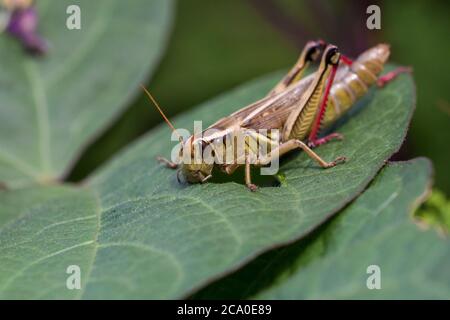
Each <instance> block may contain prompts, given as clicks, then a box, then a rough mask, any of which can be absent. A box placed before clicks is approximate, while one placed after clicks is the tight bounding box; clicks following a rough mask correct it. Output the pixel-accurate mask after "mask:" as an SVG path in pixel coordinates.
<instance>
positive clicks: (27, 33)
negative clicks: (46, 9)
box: [6, 7, 48, 54]
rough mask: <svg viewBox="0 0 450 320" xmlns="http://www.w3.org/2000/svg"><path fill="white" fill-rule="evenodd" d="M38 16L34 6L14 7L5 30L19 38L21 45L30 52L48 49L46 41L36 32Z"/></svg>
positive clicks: (39, 52) (41, 52)
mask: <svg viewBox="0 0 450 320" xmlns="http://www.w3.org/2000/svg"><path fill="white" fill-rule="evenodd" d="M37 23H38V16H37V12H36V9H35V8H34V7H29V8H25V9H16V10H14V11H13V12H12V14H11V18H10V20H9V23H8V26H7V28H6V30H7V31H8V32H9V34H11V35H12V36H14V37H16V38H17V39H19V40H20V42H21V43H22V45H23V46H24V47H25V49H26V50H28V51H29V52H31V53H34V54H45V53H46V52H47V50H48V45H47V42H46V41H45V40H44V39H43V38H41V37H40V36H39V35H38V34H37V32H36V29H37Z"/></svg>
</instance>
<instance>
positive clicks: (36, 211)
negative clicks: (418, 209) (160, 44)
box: [0, 74, 414, 298]
mask: <svg viewBox="0 0 450 320" xmlns="http://www.w3.org/2000/svg"><path fill="white" fill-rule="evenodd" d="M279 77H280V74H277V75H271V76H269V77H265V78H263V79H259V80H256V81H254V82H251V83H249V84H246V85H243V86H242V87H240V88H238V89H236V90H233V91H232V92H230V93H227V94H224V95H222V96H220V97H219V98H217V99H215V100H213V101H210V102H207V103H205V104H204V105H202V106H200V107H199V108H197V109H195V110H194V111H193V112H192V113H189V114H186V115H183V116H181V117H179V118H177V119H175V120H174V122H175V124H176V125H177V126H178V127H185V128H189V127H190V126H192V121H193V120H200V119H201V120H204V125H205V127H206V126H207V125H209V124H210V123H212V122H213V121H215V120H217V119H218V118H220V117H221V116H225V115H227V114H230V113H231V112H232V111H234V110H236V109H238V108H240V107H242V106H244V105H245V104H248V103H250V102H252V101H254V100H256V99H257V98H259V97H261V96H263V95H264V94H265V93H266V92H267V91H268V90H269V88H270V87H271V86H273V85H274V84H275V83H276V81H277V80H278V79H279ZM413 108H414V85H413V81H412V78H411V77H410V76H408V75H402V76H401V77H400V78H399V79H398V80H396V81H394V82H392V83H391V84H389V86H387V87H386V88H384V89H383V90H373V91H371V93H370V94H369V95H368V96H367V97H366V98H365V99H364V100H363V101H361V103H360V104H359V106H358V107H357V110H358V112H355V114H354V115H353V116H352V117H351V118H350V119H348V121H347V122H345V123H344V124H343V125H342V126H341V127H339V132H341V133H342V134H344V135H345V141H344V142H337V143H330V144H328V145H325V146H322V147H319V148H317V152H318V153H319V154H320V155H321V156H323V157H324V158H325V159H327V160H331V159H334V158H336V157H337V156H340V155H345V156H347V157H348V158H349V161H348V162H347V163H346V164H344V165H340V166H338V167H335V168H331V169H328V170H323V169H321V168H318V167H317V165H316V164H315V163H313V162H312V161H311V160H310V159H309V158H308V157H307V156H305V154H303V153H300V152H294V153H293V154H292V155H291V156H290V157H288V159H287V161H285V162H283V163H282V166H281V171H282V174H283V175H284V176H285V179H284V181H283V183H282V184H281V186H280V187H265V188H260V189H259V190H258V192H256V193H251V192H249V191H248V190H247V189H246V187H245V186H244V185H243V184H242V183H241V178H236V181H228V182H224V181H220V180H213V181H212V182H211V183H208V184H204V185H190V186H184V185H179V184H178V183H177V181H176V177H175V172H174V171H171V170H169V169H166V168H163V167H161V166H160V165H159V164H157V163H156V161H155V156H156V155H159V154H162V155H165V156H169V155H170V151H171V148H172V146H173V145H174V143H171V142H170V131H169V129H167V128H166V127H160V128H158V129H156V130H154V131H153V132H151V133H149V134H148V135H147V136H146V137H144V138H143V139H142V140H141V141H139V142H138V143H136V144H135V145H133V146H131V147H130V148H128V149H127V150H125V151H124V152H123V153H122V154H120V155H119V156H117V157H116V158H115V159H114V160H113V161H112V162H111V163H109V164H107V165H106V166H104V168H102V169H101V170H99V172H97V173H96V174H95V175H94V176H93V177H92V178H91V179H90V181H89V182H88V183H87V186H86V187H85V188H83V189H73V188H63V187H59V188H63V189H64V190H62V191H61V189H59V188H56V190H55V189H50V188H49V189H48V192H50V193H52V192H65V193H67V195H66V197H58V201H55V200H53V199H51V197H49V196H48V195H47V194H46V192H43V193H44V194H41V195H40V197H41V198H42V199H43V200H42V201H39V200H37V201H36V203H35V204H33V205H22V204H21V202H22V197H28V196H27V193H28V192H31V193H32V194H35V193H36V191H34V190H25V191H23V194H22V195H16V194H15V193H14V192H5V193H3V195H1V198H0V204H1V203H5V202H6V203H9V205H8V206H6V207H5V206H0V208H16V207H19V208H21V209H20V210H16V211H15V218H13V217H11V216H12V215H13V214H12V213H9V218H8V223H7V224H6V225H4V226H3V227H1V229H0V235H1V236H2V237H3V238H1V240H0V244H1V246H0V259H1V260H2V261H8V263H6V264H5V266H7V267H6V268H7V269H5V267H3V266H0V268H2V267H3V268H4V269H3V270H0V271H1V272H0V293H1V294H3V297H13V296H16V295H20V292H18V291H17V290H18V289H17V288H24V287H26V288H30V286H25V285H23V284H22V281H25V282H26V283H28V282H27V281H31V280H30V276H29V274H28V273H27V272H25V271H26V270H31V269H33V270H35V268H36V269H37V268H42V269H45V271H46V272H47V274H48V276H47V277H39V278H36V279H34V280H33V281H35V282H36V286H35V287H34V289H33V290H36V292H29V293H27V295H26V296H27V297H42V293H40V289H39V288H42V287H46V288H51V286H50V284H47V285H43V284H39V285H38V283H40V282H41V281H47V280H48V281H49V283H50V282H53V287H55V289H54V290H51V289H49V292H47V293H46V297H54V296H58V293H59V290H62V289H61V286H62V287H64V285H65V284H64V283H61V281H62V280H61V279H60V278H57V275H58V277H63V276H67V275H66V274H65V273H64V272H65V268H66V267H67V266H66V265H67V264H69V263H70V264H75V265H79V266H80V267H81V269H82V272H83V276H82V277H83V278H82V283H83V289H82V292H81V293H78V294H75V293H71V294H73V296H74V297H80V298H178V297H182V296H185V295H187V294H189V293H190V292H192V291H193V290H195V289H197V288H199V287H201V286H203V285H205V284H207V283H208V282H210V281H212V280H213V279H215V278H217V277H220V276H222V275H223V274H225V273H228V272H230V271H232V270H234V269H236V268H239V267H240V266H241V265H243V264H244V263H246V262H248V261H249V260H250V259H252V258H253V257H255V256H256V255H258V254H259V253H261V252H263V251H265V250H268V249H270V248H273V247H275V246H279V245H282V244H285V243H288V242H292V241H295V240H296V239H299V238H301V237H303V236H305V235H306V234H308V233H309V232H310V231H311V230H313V229H315V228H317V227H318V226H319V225H320V224H322V223H323V222H324V221H325V220H327V219H328V218H330V217H331V216H332V215H333V214H334V213H336V212H337V211H339V210H340V209H341V208H342V207H343V206H345V205H346V204H347V203H348V202H349V201H351V200H352V199H353V198H354V197H356V196H357V195H358V194H359V193H360V192H361V191H362V190H363V189H364V188H365V187H366V185H367V184H368V183H369V182H370V180H371V179H372V178H373V177H374V176H375V175H376V173H377V172H378V171H379V169H380V168H381V167H382V165H383V164H384V162H385V161H386V160H387V159H388V158H389V157H390V156H391V155H392V154H393V153H394V152H395V151H396V150H397V149H398V148H399V147H400V145H401V143H402V142H403V139H404V137H405V134H406V131H407V127H408V124H409V121H410V117H411V114H412V112H413ZM40 192H42V191H39V192H38V193H40ZM36 198H37V196H36ZM49 198H50V199H49ZM64 199H65V200H64ZM65 201H67V205H66V206H65V205H64V203H65ZM14 202H16V203H17V205H16V206H15V205H14ZM75 203H78V205H75ZM74 206H75V207H76V208H73V207H74ZM63 208H65V209H63ZM4 210H5V209H0V216H1V215H3V214H4V213H3V212H2V211H4ZM65 210H66V211H71V213H70V214H68V216H67V217H66V216H64V218H62V216H60V215H63V213H64V211H65ZM6 211H7V212H9V211H8V209H6ZM94 216H95V217H96V218H94ZM45 222H46V223H45ZM60 222H64V223H60ZM55 224H56V225H55ZM21 226H22V227H24V228H26V232H25V231H24V232H23V233H20V232H18V231H17V230H19V229H20V227H21ZM42 229H44V231H42ZM15 230H16V231H15ZM75 231H76V232H75ZM44 232H51V234H52V239H53V242H54V244H55V245H54V246H49V245H48V244H47V243H46V242H45V241H47V240H45V238H44V240H42V241H44V242H40V241H38V239H41V237H42V238H43V235H42V234H43V233H44ZM72 233H74V234H73V236H74V237H70V236H72ZM33 234H34V235H35V234H38V236H37V238H35V239H34V238H33V239H32V240H29V238H27V237H31V236H32V235H33ZM24 237H25V238H24ZM59 237H60V238H61V240H62V241H61V244H60V243H59V242H60V241H59V240H58V238H59ZM63 240H67V241H63ZM30 246H31V247H30ZM5 247H6V248H9V249H7V250H6V251H5V250H4V249H3V250H2V249H1V248H5ZM8 250H10V251H8ZM75 251H76V252H77V257H78V258H77V259H74V258H73V257H72V254H73V252H75ZM80 251H82V253H81V252H80ZM2 252H3V253H2ZM56 256H58V257H59V258H58V260H57V261H56V259H55V260H53V259H52V258H55V257H56ZM30 257H31V258H30ZM5 259H6V260H5ZM61 261H63V262H61ZM69 261H70V262H69ZM51 263H54V265H51ZM32 266H33V268H31V267H32ZM20 270H25V271H20ZM83 270H84V271H83ZM35 272H36V274H38V270H36V271H35ZM39 272H42V270H41V271H39ZM52 272H53V273H52ZM52 275H53V276H52ZM11 279H13V280H11ZM2 288H3V289H2ZM65 294H69V293H67V292H66V293H65Z"/></svg>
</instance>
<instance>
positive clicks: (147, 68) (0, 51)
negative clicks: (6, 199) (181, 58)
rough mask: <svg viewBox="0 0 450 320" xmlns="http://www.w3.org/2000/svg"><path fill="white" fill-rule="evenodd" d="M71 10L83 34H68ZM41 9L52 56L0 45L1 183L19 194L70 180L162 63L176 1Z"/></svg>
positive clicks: (44, 5) (5, 42)
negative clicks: (82, 157)
mask: <svg viewBox="0 0 450 320" xmlns="http://www.w3.org/2000/svg"><path fill="white" fill-rule="evenodd" d="M72 4H77V5H79V7H80V8H81V29H80V30H69V29H67V28H66V18H67V17H68V16H69V15H66V14H65V12H66V8H67V7H68V6H69V5H72ZM37 8H38V14H39V33H40V34H41V35H42V36H43V37H44V38H45V39H47V41H48V42H49V44H50V51H49V53H48V55H47V56H45V57H43V58H36V57H32V56H30V55H28V54H26V53H25V52H24V51H23V50H22V48H21V46H20V44H19V43H18V42H17V41H16V40H15V39H13V38H11V37H7V36H6V35H2V36H1V37H0V67H1V70H2V72H1V74H0V83H1V85H0V101H1V104H0V181H2V182H4V183H6V184H7V185H9V187H13V188H15V187H21V186H25V185H28V184H30V183H35V182H48V181H49V180H56V179H58V178H61V176H64V175H65V173H66V172H67V170H68V169H69V168H70V167H71V166H72V164H73V163H74V161H75V160H76V158H77V157H78V155H79V153H80V151H81V150H82V149H83V148H84V147H85V146H86V145H87V144H88V143H89V142H90V141H91V140H92V139H93V138H94V137H95V136H97V135H98V134H99V133H100V132H101V131H102V130H103V129H104V128H105V127H106V126H107V125H108V124H109V123H110V122H111V121H112V120H113V119H114V118H115V117H116V116H117V115H118V114H119V113H120V112H121V110H122V109H123V107H124V106H125V105H126V103H127V102H129V101H130V99H131V98H132V96H133V95H134V94H135V93H136V89H137V88H138V84H139V83H140V82H143V81H144V80H145V79H146V78H147V76H148V75H149V73H151V72H152V71H153V69H154V67H155V65H156V63H157V62H158V60H159V57H160V54H161V53H162V49H163V48H164V44H165V40H166V37H167V33H168V29H169V25H170V20H171V11H172V10H171V9H172V1H168V0H153V1H145V0H138V1H134V3H133V5H130V4H129V3H128V2H126V1H121V0H108V1H88V0H84V1H81V0H79V1H72V0H70V1H69V0H64V1H62V0H61V1H50V0H40V1H37ZM137 47H139V50H134V49H133V48H137Z"/></svg>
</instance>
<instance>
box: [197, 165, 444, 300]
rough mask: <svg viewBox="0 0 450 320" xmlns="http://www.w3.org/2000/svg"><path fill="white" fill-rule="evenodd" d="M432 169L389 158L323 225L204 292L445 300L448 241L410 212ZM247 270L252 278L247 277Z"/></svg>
mask: <svg viewBox="0 0 450 320" xmlns="http://www.w3.org/2000/svg"><path fill="white" fill-rule="evenodd" d="M431 171H432V170H431V164H430V162H429V161H428V160H426V159H416V160H413V161H409V162H399V163H392V164H390V165H389V166H388V167H386V168H385V169H383V171H382V172H381V173H380V174H379V175H378V176H377V178H376V179H375V181H374V182H373V183H372V184H371V186H370V187H369V189H368V190H367V191H366V192H364V194H363V195H362V196H361V197H359V198H358V199H357V200H356V201H355V202H354V203H352V204H351V205H350V206H349V207H348V208H347V209H345V210H344V211H343V212H341V213H339V215H338V216H337V217H336V218H335V219H333V220H332V221H331V222H330V223H328V224H327V225H326V226H325V227H323V228H321V230H319V231H317V232H315V233H314V234H312V235H311V236H310V237H309V238H308V239H305V240H303V241H299V242H298V243H296V244H294V245H291V246H287V247H285V248H280V249H278V250H274V251H272V252H270V253H267V254H266V255H263V256H261V257H260V258H258V259H256V260H255V261H254V262H252V264H251V265H248V266H247V267H246V270H242V271H240V272H239V273H240V274H239V273H237V274H235V275H233V276H232V277H230V278H229V279H225V280H224V281H222V283H217V284H215V285H214V286H212V287H211V288H209V290H208V289H207V290H205V291H204V292H203V293H202V295H203V296H204V295H206V294H208V295H209V296H211V295H215V296H216V297H217V296H218V297H223V296H224V295H230V294H231V292H240V291H239V290H241V292H242V290H244V291H246V293H247V295H248V294H250V295H253V296H254V297H256V298H262V299H267V298H269V299H273V298H275V299H432V298H441V299H448V297H449V296H450V285H449V283H450V272H449V268H448V266H449V264H450V246H449V240H448V238H446V239H442V238H439V237H438V235H437V234H436V233H435V232H424V231H422V230H421V229H420V228H418V226H417V225H415V224H414V222H413V219H412V217H413V216H412V213H413V211H414V209H416V208H417V206H418V205H419V204H420V202H422V201H423V198H424V197H425V196H426V194H427V193H428V192H429V188H430V180H431V179H430V175H431ZM371 265H376V266H378V267H379V268H380V275H381V277H380V279H381V282H380V285H381V289H379V290H376V289H372V290H369V289H368V287H367V281H368V278H369V276H371V275H372V274H373V271H372V272H368V271H367V268H368V267H369V266H371ZM252 271H253V273H252V276H253V278H252V279H253V280H252V282H251V283H249V282H248V280H247V281H244V275H248V274H250V273H251V272H252ZM259 280H262V281H261V282H265V283H264V284H263V285H261V283H260V282H259ZM230 286H231V287H230ZM251 287H253V288H251ZM257 287H258V288H257ZM224 288H225V289H224ZM219 289H221V290H222V291H218V290H219ZM261 289H263V291H262V292H259V293H257V291H255V290H261ZM255 292H256V295H255ZM244 295H245V294H244ZM199 296H200V295H199Z"/></svg>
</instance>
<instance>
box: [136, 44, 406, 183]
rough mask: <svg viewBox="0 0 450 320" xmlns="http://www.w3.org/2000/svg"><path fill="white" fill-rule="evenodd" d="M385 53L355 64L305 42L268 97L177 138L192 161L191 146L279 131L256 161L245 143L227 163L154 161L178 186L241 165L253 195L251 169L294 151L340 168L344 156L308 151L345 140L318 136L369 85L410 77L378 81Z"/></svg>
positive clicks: (379, 50)
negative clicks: (173, 175)
mask: <svg viewBox="0 0 450 320" xmlns="http://www.w3.org/2000/svg"><path fill="white" fill-rule="evenodd" d="M389 54H390V50H389V46H388V45H387V44H379V45H377V46H375V47H373V48H370V49H368V50H367V51H365V52H363V53H362V54H361V55H360V56H359V57H358V58H357V59H355V60H351V59H349V58H348V57H346V56H344V55H342V54H341V53H340V52H339V50H338V48H337V47H336V46H334V45H331V44H326V43H325V42H324V41H322V40H318V41H309V42H308V43H307V44H306V46H305V48H304V49H303V50H302V52H301V54H300V57H299V58H298V60H297V62H296V63H295V65H294V66H293V67H292V69H291V70H290V71H289V72H288V73H287V74H286V76H285V77H284V78H282V80H281V81H280V82H279V83H278V84H277V85H276V86H275V87H274V88H273V89H272V90H271V91H270V92H269V93H268V94H267V96H265V97H264V98H262V99H260V100H258V101H256V102H254V103H252V104H250V105H248V106H246V107H244V108H243V109H241V110H238V111H236V112H235V113H233V114H231V115H230V116H228V117H225V118H222V119H220V120H218V121H217V122H216V123H214V124H213V125H211V126H210V127H209V128H208V129H215V131H214V134H208V133H207V132H208V129H207V130H205V131H204V132H203V133H202V135H200V136H196V135H192V136H190V137H189V138H188V139H186V140H184V139H183V138H181V137H180V153H179V156H180V159H181V157H183V156H186V155H187V156H188V158H189V157H191V158H193V157H194V152H193V148H192V146H193V145H199V146H200V148H201V150H204V149H205V148H206V147H210V146H211V145H213V142H217V141H219V144H222V143H224V141H225V138H227V137H229V136H230V135H232V134H234V133H236V132H244V135H245V131H246V130H249V129H255V130H258V129H267V130H273V129H276V130H279V132H280V133H281V134H280V135H279V137H277V138H276V139H277V140H276V141H275V143H273V142H269V144H270V149H269V150H268V151H267V152H266V153H265V154H263V155H262V156H261V155H258V156H257V157H255V153H256V150H255V148H251V147H250V144H248V143H247V144H246V145H245V146H246V147H245V148H244V149H242V150H241V151H238V152H237V154H235V155H234V158H233V159H234V160H235V161H233V162H231V163H221V162H220V161H215V162H213V163H211V162H205V161H200V162H194V161H185V162H183V161H178V163H177V162H172V161H170V160H167V159H165V158H163V157H158V161H160V162H162V163H164V164H165V165H166V166H167V167H169V168H172V169H176V168H179V167H180V169H179V170H178V172H177V178H178V181H180V177H179V176H180V174H182V176H183V178H184V180H186V181H188V182H189V183H204V182H206V181H207V180H209V179H210V178H211V177H212V170H213V168H214V166H219V168H220V169H221V170H222V171H223V172H225V173H227V174H232V173H233V172H234V171H235V170H236V169H237V168H238V167H239V166H241V165H245V184H246V186H247V187H248V188H249V189H250V190H251V191H255V190H256V189H257V186H256V185H255V184H253V183H252V180H251V173H250V172H251V171H250V168H251V165H254V166H266V165H268V164H270V163H271V162H272V161H273V160H274V159H275V158H277V159H278V157H281V156H283V155H284V154H286V153H288V152H290V151H292V150H294V149H302V150H303V151H305V152H306V153H307V155H308V156H309V157H311V158H312V159H314V160H315V161H316V162H317V163H318V164H319V165H320V166H321V167H322V168H332V167H334V166H336V165H337V164H339V163H343V162H345V161H346V158H345V157H344V156H340V157H337V158H336V159H334V160H332V161H325V160H324V159H322V158H321V157H320V156H319V155H318V154H317V153H316V152H314V151H313V150H312V149H313V148H315V147H317V146H319V145H322V144H324V143H327V142H329V141H331V140H334V139H338V140H341V139H343V136H342V135H341V134H339V133H331V134H329V135H326V136H324V137H319V136H318V134H319V131H320V129H322V128H323V127H326V126H328V125H329V124H331V123H332V122H334V121H335V120H336V119H337V118H339V117H340V116H341V115H342V114H344V113H345V112H346V111H347V110H348V109H350V107H351V106H352V105H354V104H355V102H356V101H357V100H358V99H359V98H360V97H362V96H363V95H365V94H366V93H367V91H368V89H369V87H370V86H371V85H373V84H375V83H377V84H378V85H379V86H383V85H384V84H386V83H388V82H389V81H391V80H392V79H394V78H395V77H396V76H397V75H398V74H400V73H403V72H410V69H409V68H405V67H400V68H397V69H395V70H394V71H391V72H389V73H388V74H386V75H384V76H382V77H380V78H379V77H378V76H379V74H380V73H381V71H382V70H383V66H384V64H385V63H386V61H387V60H388V57H389ZM314 61H320V63H319V67H318V69H317V71H316V72H314V73H313V74H311V75H309V76H307V77H303V73H304V71H305V69H306V68H307V67H308V66H309V65H310V64H311V63H312V62H314ZM143 89H144V91H145V92H146V94H147V95H148V96H149V98H150V99H151V100H152V102H153V103H154V104H155V106H156V107H157V108H158V110H159V111H160V113H161V115H162V116H163V118H164V119H165V121H166V122H167V123H168V124H169V126H170V127H171V128H172V130H173V131H174V132H176V129H175V128H174V127H173V125H172V124H171V123H170V121H169V120H168V119H167V117H166V116H165V115H164V113H163V112H162V110H161V108H160V107H159V105H158V104H157V102H156V101H155V99H154V98H153V97H152V96H151V94H150V93H149V92H148V91H147V90H146V89H145V88H144V87H143ZM247 138H249V139H253V140H254V141H257V142H260V141H267V140H268V139H267V137H265V136H262V135H261V134H258V133H256V134H255V133H253V134H252V135H251V136H249V137H247ZM213 150H214V148H213ZM216 158H217V157H216ZM252 159H253V161H252ZM255 159H256V160H255ZM238 160H240V161H238Z"/></svg>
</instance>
